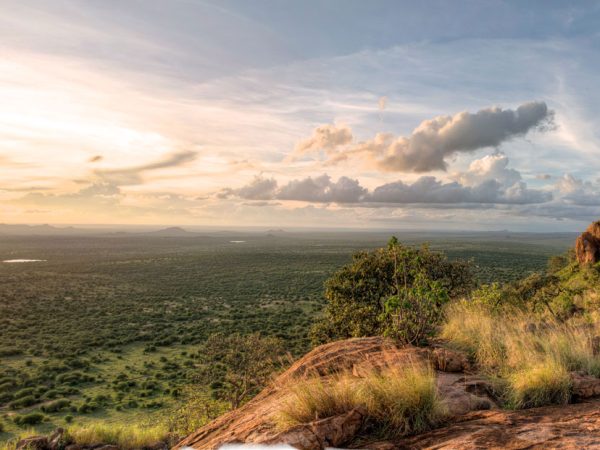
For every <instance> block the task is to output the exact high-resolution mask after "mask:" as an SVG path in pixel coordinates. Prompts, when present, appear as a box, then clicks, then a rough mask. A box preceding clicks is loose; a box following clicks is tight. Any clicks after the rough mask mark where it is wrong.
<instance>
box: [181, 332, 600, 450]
mask: <svg viewBox="0 0 600 450" xmlns="http://www.w3.org/2000/svg"><path fill="white" fill-rule="evenodd" d="M415 362H416V363H420V362H429V363H430V364H431V365H432V366H433V367H434V368H435V370H436V372H437V380H438V381H437V382H438V389H439V391H440V393H441V395H442V396H443V397H444V398H445V401H446V402H447V405H448V409H449V410H450V413H451V418H450V419H449V420H448V422H447V424H446V426H444V427H441V428H439V429H437V430H434V431H431V432H428V433H424V434H421V435H418V436H413V437H410V438H405V439H403V440H399V441H397V442H369V441H368V438H366V437H365V436H360V431H361V428H362V427H361V425H362V420H363V412H362V411H360V409H355V410H352V411H349V412H347V413H345V414H342V415H339V416H335V417H329V418H326V419H322V420H317V421H314V422H311V423H306V424H302V425H298V426H296V427H294V428H292V429H290V430H287V431H285V432H280V431H278V430H277V428H276V427H275V425H274V420H273V418H274V415H275V414H276V413H277V411H278V408H279V405H280V404H281V401H282V400H283V399H284V398H285V397H286V395H287V393H288V389H289V387H290V386H291V385H292V384H293V383H294V382H297V381H298V380H301V379H303V378H306V377H310V376H321V377H327V376H328V375H330V374H332V373H336V372H339V371H342V370H347V371H351V372H352V373H353V374H354V375H355V376H357V377H360V376H361V374H363V373H364V372H365V371H366V370H372V368H380V369H381V368H385V367H390V368H393V367H394V366H402V365H405V364H409V363H415ZM572 379H573V387H574V398H575V399H576V400H578V401H587V403H580V404H574V405H566V406H561V407H545V408H537V409H531V410H526V411H504V410H501V409H499V408H498V406H497V403H496V400H495V399H494V397H493V395H492V389H491V386H490V385H488V383H487V382H486V381H485V380H484V379H483V378H480V377H479V376H478V375H477V374H476V373H474V371H473V370H472V368H471V366H470V364H469V362H468V360H467V358H466V357H465V355H463V354H461V353H459V352H455V351H452V350H449V349H445V348H443V347H441V346H437V347H432V348H415V347H404V348H399V347H397V346H395V345H394V344H393V343H392V342H391V341H389V340H386V339H384V338H380V337H372V338H358V339H350V340H346V341H340V342H334V343H331V344H326V345H323V346H321V347H318V348H316V349H314V350H313V351H311V352H310V353H308V354H307V355H305V356H304V357H303V358H301V359H300V360H299V361H297V362H296V363H295V364H294V365H293V366H292V367H290V368H289V369H288V370H287V371H285V372H284V373H283V374H281V375H280V376H279V377H278V378H277V379H276V380H275V382H274V383H273V385H272V386H271V387H269V388H267V389H265V390H264V391H263V392H262V393H261V394H259V395H258V396H257V397H256V398H254V399H253V400H252V401H250V402H249V403H247V404H246V405H244V406H243V407H241V408H240V409H238V410H235V411H232V412H230V413H228V414H225V415H224V416H222V417H220V418H218V419H216V420H215V421H213V422H212V423H210V424H208V425H206V426H205V427H203V428H201V429H199V430H198V431H197V432H195V433H193V434H191V435H190V436H188V437H187V438H185V439H184V440H182V441H181V442H180V443H179V444H177V445H176V446H175V447H174V448H175V449H183V448H185V447H188V448H189V447H191V448H195V449H206V450H208V449H217V448H219V447H220V446H222V445H223V444H226V443H252V444H288V445H291V446H292V447H295V448H298V449H303V450H321V449H324V448H326V447H344V448H362V449H373V450H376V449H377V450H384V449H386V450H391V449H405V448H406V449H408V448H415V449H426V448H431V449H433V448H436V449H442V448H444V449H458V448H460V449H475V448H509V449H521V448H523V449H524V448H590V447H593V446H595V445H598V446H600V409H599V406H600V403H598V402H594V401H589V399H592V398H594V397H596V396H598V395H600V380H599V379H597V378H594V377H589V376H584V375H581V374H577V373H573V374H572Z"/></svg>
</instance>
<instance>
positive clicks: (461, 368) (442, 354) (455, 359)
mask: <svg viewBox="0 0 600 450" xmlns="http://www.w3.org/2000/svg"><path fill="white" fill-rule="evenodd" d="M431 357H432V360H433V365H434V367H435V368H436V369H437V370H441V371H442V372H465V371H468V370H470V368H471V365H470V364H469V359H468V358H467V355H465V354H464V353H462V352H458V351H455V350H450V349H448V348H443V347H437V348H434V349H433V350H432V352H431Z"/></svg>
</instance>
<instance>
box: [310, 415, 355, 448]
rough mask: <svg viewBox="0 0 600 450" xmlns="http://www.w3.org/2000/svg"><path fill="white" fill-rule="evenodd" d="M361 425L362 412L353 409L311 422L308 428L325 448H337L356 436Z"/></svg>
mask: <svg viewBox="0 0 600 450" xmlns="http://www.w3.org/2000/svg"><path fill="white" fill-rule="evenodd" d="M362 423H363V412H362V411H359V410H356V409H353V410H352V411H349V412H347V413H346V414H342V415H340V416H336V417H329V418H327V419H323V420H318V421H315V422H312V423H311V424H310V428H311V429H312V432H313V433H314V434H315V436H317V437H318V438H319V439H320V440H321V441H322V442H323V445H324V446H325V447H339V446H342V445H344V444H346V443H348V442H350V441H351V440H352V438H354V436H356V433H358V431H359V430H360V428H361V426H362Z"/></svg>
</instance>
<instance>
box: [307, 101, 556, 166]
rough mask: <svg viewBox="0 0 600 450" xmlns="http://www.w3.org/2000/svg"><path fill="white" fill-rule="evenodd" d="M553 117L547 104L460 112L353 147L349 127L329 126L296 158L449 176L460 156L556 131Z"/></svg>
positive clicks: (321, 130) (320, 131) (319, 131)
mask: <svg viewBox="0 0 600 450" xmlns="http://www.w3.org/2000/svg"><path fill="white" fill-rule="evenodd" d="M552 120H553V112H552V111H551V110H550V109H548V106H547V105H546V103H545V102H528V103H523V104H522V105H520V106H519V107H518V108H517V109H515V110H512V109H502V108H499V107H496V106H494V107H490V108H485V109H482V110H479V111H477V112H476V113H469V112H466V111H465V112H461V113H458V114H455V115H454V116H438V117H435V118H433V119H431V120H425V121H423V122H421V124H420V125H419V126H418V127H417V128H415V129H414V130H413V132H412V133H411V134H410V135H409V136H394V135H393V134H390V133H378V134H376V135H375V137H374V138H373V139H370V140H367V141H363V142H359V143H355V144H352V145H348V144H350V141H351V140H352V132H351V130H350V129H349V128H348V127H336V126H335V125H324V126H321V127H318V128H317V129H316V130H315V131H314V133H313V136H312V137H311V138H309V139H307V140H306V141H302V142H301V143H299V144H298V146H297V147H296V150H295V153H296V154H307V153H314V152H318V151H320V150H325V152H326V156H327V159H326V162H327V163H328V164H336V163H338V162H340V161H344V160H347V159H349V158H354V157H361V158H366V159H367V160H368V161H369V162H370V163H372V164H373V165H374V166H375V167H376V168H377V169H379V170H382V171H391V172H396V171H397V172H416V173H419V172H428V171H431V170H446V169H447V162H446V159H447V158H448V157H451V156H452V155H454V154H456V153H470V152H474V151H476V150H479V149H483V148H489V147H499V146H500V145H501V144H503V143H504V142H507V141H509V140H511V139H514V138H516V137H520V136H524V135H526V134H527V133H528V132H529V131H531V130H534V129H538V130H544V129H546V128H547V127H549V126H551V125H552Z"/></svg>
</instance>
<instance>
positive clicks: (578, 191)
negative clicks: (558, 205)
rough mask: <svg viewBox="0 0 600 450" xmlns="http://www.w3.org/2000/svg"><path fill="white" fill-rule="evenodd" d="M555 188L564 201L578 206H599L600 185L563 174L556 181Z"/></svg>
mask: <svg viewBox="0 0 600 450" xmlns="http://www.w3.org/2000/svg"><path fill="white" fill-rule="evenodd" d="M556 189H557V190H558V192H559V193H560V195H561V198H562V200H563V201H564V202H566V203H568V204H572V205H580V206H600V186H599V185H598V184H597V183H592V182H590V181H584V180H581V179H579V178H576V177H574V176H573V175H571V174H565V175H564V176H563V177H562V178H560V179H559V180H558V182H557V183H556Z"/></svg>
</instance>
